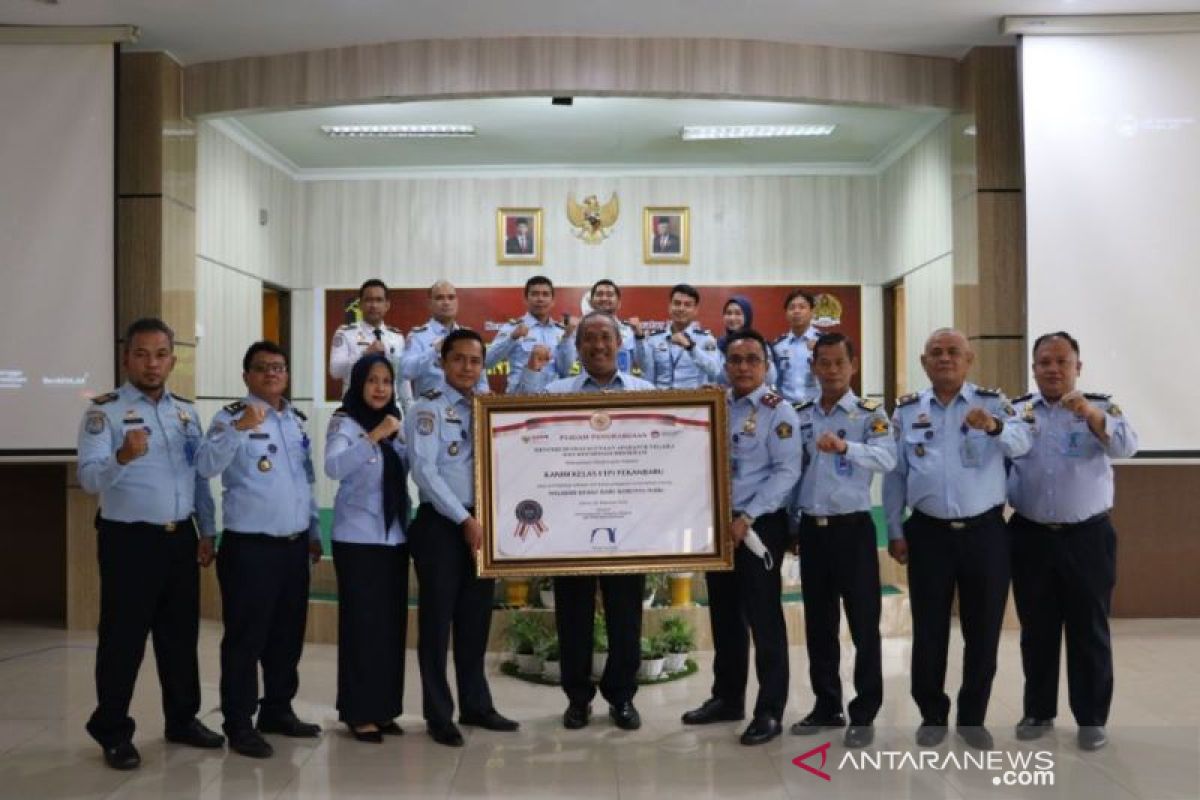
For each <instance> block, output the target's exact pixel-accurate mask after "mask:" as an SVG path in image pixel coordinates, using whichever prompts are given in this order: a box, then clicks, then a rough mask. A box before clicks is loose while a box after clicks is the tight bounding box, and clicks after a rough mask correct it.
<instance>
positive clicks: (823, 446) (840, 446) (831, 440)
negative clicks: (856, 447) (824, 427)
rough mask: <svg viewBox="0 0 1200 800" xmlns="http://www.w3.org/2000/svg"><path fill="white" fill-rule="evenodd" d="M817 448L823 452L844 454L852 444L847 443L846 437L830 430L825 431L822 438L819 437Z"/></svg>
mask: <svg viewBox="0 0 1200 800" xmlns="http://www.w3.org/2000/svg"><path fill="white" fill-rule="evenodd" d="M817 449H818V450H820V451H821V452H822V453H833V454H835V455H842V454H843V453H845V452H846V451H847V450H849V449H850V446H849V445H848V444H846V440H845V439H843V438H841V437H840V436H838V435H836V434H833V433H830V432H829V431H825V432H824V433H822V434H821V438H820V439H817Z"/></svg>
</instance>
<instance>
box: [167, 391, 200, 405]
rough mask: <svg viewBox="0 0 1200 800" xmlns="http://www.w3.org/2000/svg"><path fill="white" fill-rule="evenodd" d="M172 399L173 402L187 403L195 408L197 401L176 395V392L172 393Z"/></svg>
mask: <svg viewBox="0 0 1200 800" xmlns="http://www.w3.org/2000/svg"><path fill="white" fill-rule="evenodd" d="M171 399H172V400H178V401H179V402H181V403H187V404H188V405H190V406H194V405H196V401H195V400H193V399H192V398H190V397H184V396H183V395H181V394H175V393H174V392H171Z"/></svg>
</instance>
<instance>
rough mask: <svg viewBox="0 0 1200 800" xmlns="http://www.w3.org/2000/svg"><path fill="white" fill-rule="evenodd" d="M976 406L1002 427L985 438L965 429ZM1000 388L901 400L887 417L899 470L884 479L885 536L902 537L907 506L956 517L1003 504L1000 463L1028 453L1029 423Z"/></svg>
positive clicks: (967, 389) (966, 388)
mask: <svg viewBox="0 0 1200 800" xmlns="http://www.w3.org/2000/svg"><path fill="white" fill-rule="evenodd" d="M977 406H981V407H983V408H984V409H986V410H987V412H988V413H989V414H991V415H992V416H994V417H996V418H997V419H999V420H1001V421H1002V422H1003V423H1004V428H1003V430H1001V431H1000V433H999V434H998V435H996V436H989V435H988V434H986V433H984V432H983V431H980V430H975V429H974V428H968V427H967V424H966V422H964V420H965V419H966V416H967V412H968V411H969V410H970V409H971V408H973V407H977ZM1018 422H1019V421H1018V420H1017V418H1016V415H1015V413H1014V412H1013V407H1012V406H1011V405H1010V404H1009V402H1008V400H1007V399H1005V397H1004V395H1003V394H1002V393H1001V392H1000V391H998V390H990V389H980V388H979V387H977V386H975V384H973V383H964V384H963V386H962V388H961V389H960V390H959V392H958V394H957V395H955V396H954V399H953V400H951V401H950V404H949V406H943V405H942V404H941V403H940V402H938V399H937V397H935V396H934V393H933V389H932V388H930V389H926V390H925V391H923V392H921V393H920V394H916V395H908V396H906V397H902V398H900V400H899V402H897V404H896V412H895V413H894V414H893V415H892V429H893V433H894V435H895V437H896V444H897V447H896V469H895V470H894V471H892V472H889V473H888V474H887V475H886V476H885V477H884V479H883V508H884V511H886V512H887V523H888V538H889V539H902V538H903V537H904V532H903V528H902V524H903V521H904V507H905V506H908V507H910V508H913V509H916V510H918V511H920V512H921V513H923V514H927V515H929V516H931V517H937V518H938V519H961V518H963V517H974V516H978V515H979V514H982V513H983V512H985V511H987V510H988V509H989V508H992V507H993V506H998V505H1003V503H1004V498H1005V492H1006V486H1005V472H1004V459H1005V458H1016V457H1018V456H1022V455H1024V454H1025V453H1027V452H1028V451H1029V447H1030V444H1031V437H1030V433H1029V428H1028V426H1026V425H1024V424H1023V423H1021V424H1018Z"/></svg>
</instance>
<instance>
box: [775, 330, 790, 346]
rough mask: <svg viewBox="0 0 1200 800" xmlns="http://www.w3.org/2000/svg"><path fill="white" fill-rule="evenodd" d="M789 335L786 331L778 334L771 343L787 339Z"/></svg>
mask: <svg viewBox="0 0 1200 800" xmlns="http://www.w3.org/2000/svg"><path fill="white" fill-rule="evenodd" d="M787 337H788V335H787V334H786V333H781V334H779V335H778V336H776V337H775V339H774V340H772V342H771V344H779V343H780V342H782V341H784V340H786V339H787Z"/></svg>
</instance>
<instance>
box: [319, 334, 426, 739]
mask: <svg viewBox="0 0 1200 800" xmlns="http://www.w3.org/2000/svg"><path fill="white" fill-rule="evenodd" d="M400 430H401V423H400V410H399V409H398V408H397V407H396V398H395V373H394V372H393V371H392V366H391V364H389V363H388V360H387V359H386V358H385V357H384V356H383V355H382V354H378V353H375V354H372V355H368V356H364V357H363V358H361V359H359V360H358V362H357V363H355V365H354V368H353V369H352V370H351V371H350V387H349V389H347V390H346V396H345V398H343V400H342V406H341V408H339V409H338V410H337V411H336V412H335V413H334V415H333V418H332V419H331V420H330V422H329V430H328V433H327V434H326V438H325V474H326V475H328V476H329V477H330V478H333V479H334V480H337V481H340V482H341V483H340V484H339V486H338V491H337V497H336V498H335V499H334V501H333V565H334V568H335V569H336V571H337V582H338V696H337V708H338V716H339V719H341V720H342V722H345V723H346V725H347V726H348V727H349V728H350V732H351V733H352V734H353V735H354V738H356V739H358V740H359V741H363V742H381V741H383V735H384V734H399V733H402V732H403V731H401V730H400V726H399V725H397V724H396V722H395V719H396V717H398V716H400V713H401V710H402V701H403V698H404V646H405V636H406V634H407V630H408V541H407V538H406V535H405V527H406V526H407V524H408V490H407V487H406V483H407V475H406V471H405V465H404V455H405V451H404V444H403V442H402V441H401V439H400V436H399V432H400Z"/></svg>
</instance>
